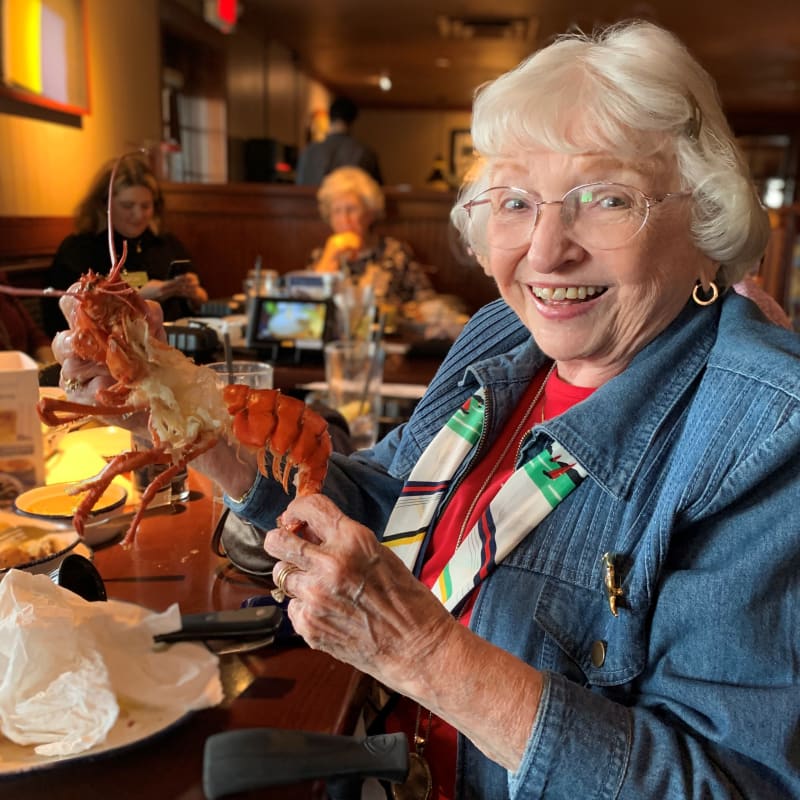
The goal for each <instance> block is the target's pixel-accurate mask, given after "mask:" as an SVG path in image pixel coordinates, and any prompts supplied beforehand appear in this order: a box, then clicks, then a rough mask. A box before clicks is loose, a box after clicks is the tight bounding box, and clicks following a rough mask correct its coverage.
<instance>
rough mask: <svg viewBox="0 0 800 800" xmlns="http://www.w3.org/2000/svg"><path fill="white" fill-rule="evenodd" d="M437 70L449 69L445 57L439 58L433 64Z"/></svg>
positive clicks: (447, 60) (448, 62)
mask: <svg viewBox="0 0 800 800" xmlns="http://www.w3.org/2000/svg"><path fill="white" fill-rule="evenodd" d="M433 63H434V64H435V65H436V66H437V67H438V68H439V69H449V68H450V59H449V58H447V57H445V56H440V57H439V58H437V59H436V60H435V61H434V62H433Z"/></svg>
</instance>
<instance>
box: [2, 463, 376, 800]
mask: <svg viewBox="0 0 800 800" xmlns="http://www.w3.org/2000/svg"><path fill="white" fill-rule="evenodd" d="M188 480H189V495H188V498H187V499H186V500H185V501H182V502H177V503H166V504H164V505H162V506H160V507H157V508H155V509H152V510H150V511H148V513H147V514H146V515H145V516H144V517H143V519H142V522H141V527H140V528H139V531H138V533H137V535H136V538H135V541H134V543H133V544H132V546H130V547H129V548H123V547H122V546H121V545H120V543H119V537H117V538H116V539H115V540H112V541H110V542H107V543H105V544H103V545H98V546H96V547H95V548H94V549H93V551H90V553H89V555H90V557H91V558H92V560H93V562H94V565H95V566H96V568H97V570H98V571H99V573H100V575H101V577H102V579H103V581H104V582H105V586H106V590H107V593H108V596H109V598H113V599H116V600H122V601H127V602H130V603H136V604H139V605H141V606H144V607H146V608H148V609H152V610H155V611H162V610H165V609H167V608H168V607H170V606H171V605H172V604H176V603H177V604H178V607H179V609H180V612H181V613H182V614H188V613H199V612H204V611H210V610H226V609H238V608H240V607H241V605H242V603H243V602H244V601H246V600H247V599H248V598H252V597H257V596H264V595H267V594H269V591H270V588H272V587H271V582H270V579H259V578H252V577H249V576H248V575H246V574H244V573H242V572H239V571H238V570H236V569H235V568H234V567H233V566H232V565H231V564H230V562H229V561H228V560H227V559H225V558H224V557H221V556H219V555H217V554H216V553H215V552H213V551H212V547H211V539H212V533H213V529H214V526H215V523H216V521H217V518H218V516H219V514H220V513H221V502H220V494H219V490H217V489H215V485H214V484H213V482H211V481H210V480H209V479H208V478H206V477H205V476H204V475H202V474H201V473H199V472H196V471H194V470H192V469H190V470H189V478H188ZM219 669H220V676H221V679H222V685H223V689H224V700H223V702H222V703H221V704H219V705H218V706H216V707H213V708H208V709H204V710H201V711H194V712H191V713H187V714H186V715H185V716H184V717H182V718H180V719H178V720H177V721H176V722H175V723H174V724H171V725H169V726H167V727H166V728H165V729H164V730H159V731H155V732H153V733H152V734H151V735H149V736H147V737H145V738H143V739H142V740H141V741H136V742H134V743H132V744H127V745H125V746H124V747H121V748H118V749H111V750H107V751H105V752H101V753H96V754H94V755H93V754H92V753H91V752H89V753H86V754H81V755H79V756H76V757H72V758H67V759H63V760H61V761H57V762H51V763H47V764H43V765H41V766H39V767H34V768H30V769H24V770H17V771H11V772H10V773H9V772H8V771H3V768H2V763H0V798H9V800H11V798H14V799H15V800H23V799H24V800H128V799H129V798H130V800H134V798H135V800H142V798H144V799H145V800H178V798H180V800H202V798H204V797H205V794H204V791H203V783H202V774H203V752H204V746H205V742H206V740H207V739H208V737H209V736H212V735H213V734H218V733H222V732H225V731H235V730H240V729H246V728H277V729H287V730H295V731H296V730H302V731H310V732H316V733H325V734H338V735H350V734H352V733H353V732H354V731H355V730H356V725H357V722H358V718H359V715H360V712H361V710H362V708H363V705H364V702H365V699H366V695H367V692H368V690H369V685H370V680H369V678H368V677H367V676H365V675H363V674H362V673H360V672H358V671H357V670H355V669H353V668H352V667H350V666H348V665H346V664H344V663H341V662H339V661H337V660H335V659H333V658H331V657H330V656H328V655H326V654H325V653H322V652H319V651H316V650H312V649H310V648H309V647H307V646H306V645H305V644H304V643H303V642H302V640H300V639H298V638H296V637H292V638H289V639H288V640H285V641H281V642H280V643H273V644H269V645H266V646H263V647H260V648H259V649H256V650H253V651H250V652H240V653H231V654H228V655H221V656H220V657H219ZM325 796H326V792H325V787H324V784H323V783H322V782H321V781H306V782H304V783H298V784H294V785H290V786H281V787H276V788H270V789H262V790H259V791H257V792H256V791H252V792H249V793H245V794H239V795H237V797H245V798H250V797H253V798H255V797H258V798H282V799H283V800H292V798H304V799H305V798H324V797H325Z"/></svg>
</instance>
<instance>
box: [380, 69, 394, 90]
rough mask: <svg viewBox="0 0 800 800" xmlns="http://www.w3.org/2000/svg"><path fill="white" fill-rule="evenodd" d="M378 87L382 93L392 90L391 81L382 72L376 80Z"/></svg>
mask: <svg viewBox="0 0 800 800" xmlns="http://www.w3.org/2000/svg"><path fill="white" fill-rule="evenodd" d="M378 86H380V87H381V90H382V91H384V92H388V91H389V89H391V88H392V79H391V78H390V77H389V76H388V75H387V74H386V73H385V72H384V73H383V74H382V75H381V76H380V78H378Z"/></svg>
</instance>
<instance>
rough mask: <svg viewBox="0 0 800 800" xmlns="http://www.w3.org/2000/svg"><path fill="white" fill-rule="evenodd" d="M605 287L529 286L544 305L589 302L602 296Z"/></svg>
mask: <svg viewBox="0 0 800 800" xmlns="http://www.w3.org/2000/svg"><path fill="white" fill-rule="evenodd" d="M607 288H608V287H607V286H581V285H575V286H531V287H530V290H531V292H532V293H533V296H534V297H535V298H536V299H537V300H540V301H541V302H542V303H544V304H545V305H552V304H553V303H563V302H566V303H574V302H579V303H580V302H583V301H585V300H587V299H588V300H591V299H592V298H593V297H597V296H598V295H601V294H603V292H605V291H606V290H607Z"/></svg>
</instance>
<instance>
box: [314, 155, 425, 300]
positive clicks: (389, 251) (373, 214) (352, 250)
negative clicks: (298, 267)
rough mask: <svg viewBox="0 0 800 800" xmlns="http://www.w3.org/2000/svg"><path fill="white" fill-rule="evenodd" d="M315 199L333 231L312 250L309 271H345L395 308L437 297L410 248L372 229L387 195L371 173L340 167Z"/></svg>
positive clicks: (380, 215) (332, 173)
mask: <svg viewBox="0 0 800 800" xmlns="http://www.w3.org/2000/svg"><path fill="white" fill-rule="evenodd" d="M317 200H318V202H319V211H320V215H321V216H322V219H323V220H325V222H327V223H328V225H330V227H331V229H332V230H333V233H332V234H331V235H330V236H329V237H328V239H327V240H326V242H325V245H324V247H318V248H317V249H315V250H314V251H313V252H312V253H311V255H310V257H309V267H310V268H311V269H314V270H315V271H317V272H342V273H344V274H345V275H346V276H348V277H351V278H355V279H357V280H358V281H359V282H361V283H368V284H371V285H372V286H373V287H374V290H375V295H376V296H377V297H378V298H379V300H380V301H381V302H383V303H385V304H388V305H391V306H394V307H399V306H400V305H402V304H403V303H407V302H409V301H417V302H418V301H422V300H426V299H429V298H431V297H433V295H434V291H433V288H432V286H431V283H430V280H429V279H428V276H427V274H426V273H425V271H424V270H423V269H422V267H421V266H420V264H419V263H417V261H415V260H414V257H413V254H412V252H411V248H410V247H409V246H408V245H407V244H405V243H403V242H400V241H399V240H397V239H394V238H392V237H391V236H380V235H378V234H377V233H375V231H374V230H373V225H374V224H375V222H377V221H378V220H379V219H381V218H382V217H383V214H384V197H383V192H382V191H381V187H380V186H379V185H378V184H377V183H376V182H375V180H374V179H373V178H372V177H370V175H368V174H367V173H366V172H364V170H362V169H360V168H359V167H340V168H339V169H336V170H334V171H333V172H331V173H330V174H329V175H328V176H327V177H326V178H325V180H324V181H323V182H322V185H321V186H320V188H319V191H318V192H317Z"/></svg>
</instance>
